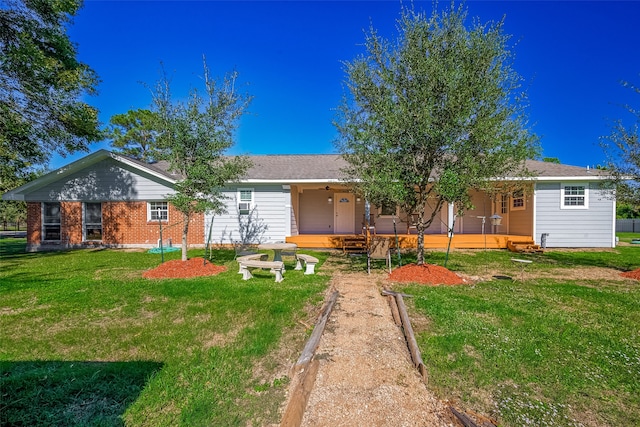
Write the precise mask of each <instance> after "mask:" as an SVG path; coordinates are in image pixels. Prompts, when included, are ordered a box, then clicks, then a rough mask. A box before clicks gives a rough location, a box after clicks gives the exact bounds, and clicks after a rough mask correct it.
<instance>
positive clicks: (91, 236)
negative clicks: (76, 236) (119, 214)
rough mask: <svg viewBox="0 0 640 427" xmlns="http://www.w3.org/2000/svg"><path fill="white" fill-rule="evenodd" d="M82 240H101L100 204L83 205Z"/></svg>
mask: <svg viewBox="0 0 640 427" xmlns="http://www.w3.org/2000/svg"><path fill="white" fill-rule="evenodd" d="M83 226H84V230H83V231H84V239H85V240H102V203H85V204H84V221H83Z"/></svg>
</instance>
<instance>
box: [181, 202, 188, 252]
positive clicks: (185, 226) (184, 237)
mask: <svg viewBox="0 0 640 427" xmlns="http://www.w3.org/2000/svg"><path fill="white" fill-rule="evenodd" d="M182 220H183V224H182V261H186V260H187V233H189V215H188V214H183V217H182Z"/></svg>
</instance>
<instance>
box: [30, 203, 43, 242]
mask: <svg viewBox="0 0 640 427" xmlns="http://www.w3.org/2000/svg"><path fill="white" fill-rule="evenodd" d="M40 206H41V205H40V203H34V202H28V203H27V246H34V245H36V246H37V245H39V244H40V240H41V239H42V227H41V224H42V217H41V216H42V209H41V207H40Z"/></svg>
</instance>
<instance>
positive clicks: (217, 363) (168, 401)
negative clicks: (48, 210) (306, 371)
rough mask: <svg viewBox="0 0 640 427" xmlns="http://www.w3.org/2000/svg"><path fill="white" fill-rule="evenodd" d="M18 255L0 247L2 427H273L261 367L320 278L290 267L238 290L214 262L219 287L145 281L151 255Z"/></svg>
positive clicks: (281, 384) (272, 399)
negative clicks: (282, 273)
mask: <svg viewBox="0 0 640 427" xmlns="http://www.w3.org/2000/svg"><path fill="white" fill-rule="evenodd" d="M24 245H25V241H24V239H2V240H0V301H1V303H0V330H1V331H2V343H3V344H2V346H1V347H0V372H1V375H0V389H1V390H2V399H0V413H2V422H1V424H2V425H78V426H85V425H86V426H89V425H91V426H119V425H124V424H127V425H136V426H147V425H148V426H177V425H185V426H187V425H188V426H205V425H207V426H209V425H225V426H227V425H228V426H232V425H247V424H254V425H263V424H269V423H273V422H278V414H277V410H278V407H279V405H280V403H281V402H282V401H283V400H284V392H285V389H286V379H285V378H281V377H278V376H277V375H278V374H277V372H276V371H275V368H276V364H277V362H276V361H275V360H272V359H271V357H270V356H271V354H272V352H273V351H274V350H275V349H276V347H277V346H278V343H279V342H280V341H281V340H282V339H283V338H284V336H283V334H286V332H287V331H289V330H291V329H292V328H293V327H294V326H295V325H296V324H298V323H297V321H298V320H300V319H302V318H305V317H306V312H305V307H307V306H308V305H309V304H318V303H319V301H320V299H321V297H322V295H321V293H322V291H323V290H324V289H325V288H326V284H327V280H328V277H327V276H324V275H322V274H317V275H314V276H304V275H303V274H302V273H301V272H299V271H293V265H292V264H288V267H289V268H288V270H290V271H287V273H286V275H285V280H284V281H283V282H282V283H279V284H276V283H274V280H273V276H272V275H270V274H268V273H267V274H260V273H258V274H256V275H255V277H254V279H252V280H250V281H246V282H245V281H242V280H241V276H240V275H238V274H237V264H236V263H235V262H234V261H233V252H232V251H224V250H220V251H216V252H214V263H216V264H224V265H226V266H227V267H228V270H227V272H225V273H222V274H220V275H217V276H211V277H205V278H193V279H183V280H173V279H169V280H146V279H143V278H142V277H141V274H142V272H143V271H144V270H147V269H149V268H152V267H155V266H156V265H158V264H159V262H160V256H159V255H150V254H147V253H142V252H131V251H122V250H80V251H69V252H57V253H37V254H26V253H24ZM202 254H203V252H202V251H194V252H190V254H189V255H190V256H191V257H193V256H202ZM179 256H180V254H179V253H172V254H165V259H167V260H168V259H177V258H179ZM314 256H316V257H318V258H319V259H320V260H321V262H323V261H324V260H325V259H326V256H327V255H326V254H323V253H314ZM319 270H320V271H322V268H321V264H320V268H319ZM302 335H304V334H302ZM302 335H301V336H299V337H296V338H294V340H297V341H298V342H302V341H303V340H304V338H305V337H304V336H302ZM300 347H301V346H300ZM274 375H276V376H275V377H274ZM240 402H242V403H240Z"/></svg>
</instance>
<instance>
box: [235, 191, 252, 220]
mask: <svg viewBox="0 0 640 427" xmlns="http://www.w3.org/2000/svg"><path fill="white" fill-rule="evenodd" d="M251 209H253V188H239V189H238V213H239V214H240V215H249V214H250V213H251Z"/></svg>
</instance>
